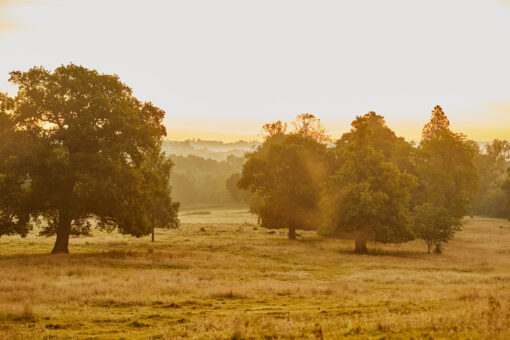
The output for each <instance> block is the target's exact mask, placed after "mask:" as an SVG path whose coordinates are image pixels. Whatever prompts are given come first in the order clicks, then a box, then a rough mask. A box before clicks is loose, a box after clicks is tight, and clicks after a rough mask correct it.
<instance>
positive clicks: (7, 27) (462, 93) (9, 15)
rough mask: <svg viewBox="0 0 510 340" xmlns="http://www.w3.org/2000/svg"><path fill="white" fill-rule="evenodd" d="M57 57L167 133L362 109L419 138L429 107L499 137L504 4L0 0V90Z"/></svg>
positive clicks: (508, 67) (507, 88) (507, 9)
mask: <svg viewBox="0 0 510 340" xmlns="http://www.w3.org/2000/svg"><path fill="white" fill-rule="evenodd" d="M69 62H73V63H76V64H81V65H83V66H86V67H89V68H95V69H97V70H99V71H100V72H103V73H115V74H118V75H119V76H120V78H121V80H122V81H124V82H125V83H127V84H128V85H129V86H131V87H132V88H133V89H134V93H135V95H136V96H137V97H138V98H139V99H142V100H150V101H152V102H153V103H154V104H156V105H157V106H159V107H161V108H162V109H164V110H165V111H166V112H167V116H166V125H167V127H168V129H169V131H170V136H169V137H170V138H183V137H202V138H204V137H207V136H211V137H215V138H219V137H222V136H223V137H224V138H225V139H228V138H233V137H236V136H234V134H252V135H255V134H257V133H259V132H260V126H261V125H262V124H263V123H265V122H270V121H274V120H279V119H281V120H290V119H292V118H293V117H295V116H296V115H297V114H298V113H301V112H311V113H313V114H315V115H317V116H318V117H319V118H321V120H322V122H323V123H324V124H325V125H326V127H327V128H328V129H329V130H330V131H331V132H332V133H333V134H335V135H337V134H339V133H340V132H342V131H346V130H347V129H348V128H349V123H350V121H352V119H353V118H354V116H355V115H360V114H364V113H366V112H367V111H370V110H374V111H376V112H377V113H379V114H382V115H384V116H385V117H386V119H387V121H388V123H389V125H390V127H392V128H393V129H394V130H396V132H397V133H398V134H401V135H404V136H406V137H408V138H417V137H418V136H419V135H420V130H421V128H422V126H423V125H424V124H425V123H426V122H427V120H428V119H429V115H430V111H431V109H432V108H433V107H434V105H436V104H439V105H442V106H443V108H444V110H445V111H446V113H447V114H448V116H449V118H450V121H451V122H452V125H453V127H454V129H456V130H460V131H463V132H465V133H467V134H468V135H469V136H470V137H472V138H475V139H478V140H488V139H492V138H495V137H499V138H507V139H510V1H504V0H427V1H424V0H420V1H417V0H387V1H381V0H373V1H369V0H366V1H365V0H351V1H340V0H337V1H320V0H314V1H297V0H292V1H281V0H270V1H264V0H256V1H255V0H253V1H243V0H232V1H211V0H204V1H194V0H182V1H164V0H161V1H157V0H153V1H150V0H144V1H128V0H67V1H64V0H39V1H38V0H26V1H23V0H17V1H16V0H0V91H3V92H5V91H8V92H9V93H10V94H14V93H15V89H14V88H13V87H11V86H10V85H9V84H8V78H9V75H8V72H9V71H12V70H27V69H28V68H30V67H32V66H34V65H38V66H39V65H42V66H44V67H47V68H49V69H53V68H55V67H56V66H58V65H60V64H67V63H69ZM205 131H209V132H211V133H213V134H207V133H206V132H205Z"/></svg>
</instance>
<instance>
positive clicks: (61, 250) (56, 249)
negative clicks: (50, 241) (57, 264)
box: [51, 210, 71, 254]
mask: <svg viewBox="0 0 510 340" xmlns="http://www.w3.org/2000/svg"><path fill="white" fill-rule="evenodd" d="M70 232H71V218H69V216H68V215H67V214H66V213H65V212H63V211H62V210H59V213H58V226H57V240H56V241H55V245H54V246H53V250H52V251H51V253H52V254H69V234H70Z"/></svg>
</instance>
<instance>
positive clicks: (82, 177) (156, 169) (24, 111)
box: [0, 64, 177, 253]
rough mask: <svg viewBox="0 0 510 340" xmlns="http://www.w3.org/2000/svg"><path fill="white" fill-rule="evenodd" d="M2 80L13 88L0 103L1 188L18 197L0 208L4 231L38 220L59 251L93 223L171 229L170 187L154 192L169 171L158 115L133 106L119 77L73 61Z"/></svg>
mask: <svg viewBox="0 0 510 340" xmlns="http://www.w3.org/2000/svg"><path fill="white" fill-rule="evenodd" d="M10 81H11V82H12V83H13V84H15V85H17V86H18V88H19V90H18V93H17V95H16V97H15V98H14V99H8V98H6V96H2V100H1V102H2V104H1V106H0V119H3V120H7V122H8V124H7V125H6V126H8V131H1V132H2V135H1V137H0V138H2V139H5V140H7V141H8V142H7V143H1V144H0V153H2V158H1V159H0V188H1V189H2V195H1V196H2V197H4V195H5V193H9V194H10V195H14V196H16V197H17V200H16V201H15V203H11V204H5V202H3V200H2V202H0V204H1V205H0V211H2V217H3V218H2V220H4V221H3V223H2V225H1V227H0V228H1V230H2V233H9V232H10V231H9V230H16V231H17V232H18V233H20V234H22V235H23V234H26V230H28V229H29V228H30V219H31V220H32V221H37V222H39V223H40V226H41V227H42V230H43V231H42V233H43V234H45V235H53V234H56V235H57V240H56V243H55V246H54V248H53V251H52V252H53V253H61V252H68V243H69V234H71V233H86V232H88V230H89V229H90V228H91V222H90V219H91V218H92V217H93V218H95V220H96V222H97V226H98V227H99V228H102V229H106V230H112V229H114V228H117V229H119V230H120V231H121V232H122V233H126V234H131V235H134V236H142V235H146V234H148V233H150V232H151V230H152V222H154V220H155V219H157V220H159V219H160V218H159V217H161V216H164V218H163V219H164V220H165V221H164V223H163V222H161V223H163V224H170V225H175V224H176V209H177V206H176V205H175V204H173V203H172V201H171V198H170V196H169V189H168V187H167V188H166V189H165V190H164V191H165V192H164V193H162V192H158V190H160V189H157V190H156V187H158V188H159V187H160V186H159V184H160V183H162V182H163V181H166V180H167V179H168V176H169V171H170V168H171V165H170V163H168V162H167V161H165V160H163V158H162V157H163V156H162V155H161V154H160V149H161V139H162V137H164V136H165V135H166V130H165V127H164V126H163V125H162V120H163V117H164V112H163V111H162V110H161V109H159V108H157V107H156V106H154V105H153V104H151V103H150V102H140V101H139V100H137V99H136V98H135V97H134V96H133V94H132V90H131V89H130V88H129V87H128V86H126V85H125V84H123V83H122V82H121V81H120V80H119V78H118V77H117V76H115V75H105V74H100V73H98V72H97V71H94V70H89V69H86V68H84V67H81V66H76V65H73V64H70V65H67V66H61V67H58V68H57V69H55V71H54V72H50V71H48V70H46V69H44V68H41V67H34V68H32V69H30V70H29V71H27V72H21V71H16V72H11V78H10ZM2 126H3V124H2ZM9 141H10V142H9ZM9 143H10V144H9ZM12 144H20V145H19V146H17V147H16V146H15V147H12ZM151 158H152V159H153V162H152V164H151V166H148V164H149V163H150V162H151ZM154 160H156V161H154ZM156 183H158V184H157V185H156ZM156 201H157V202H158V204H155V202H156ZM163 201H164V203H163ZM155 206H160V207H161V209H163V210H165V209H166V210H167V211H166V212H165V213H161V214H160V213H159V212H158V213H155V211H154V209H155ZM5 216H9V217H8V218H7V219H6V218H5ZM156 216H158V218H156ZM28 217H30V218H28ZM5 220H6V221H5ZM9 225H11V227H9ZM12 226H15V228H14V229H13V227H12Z"/></svg>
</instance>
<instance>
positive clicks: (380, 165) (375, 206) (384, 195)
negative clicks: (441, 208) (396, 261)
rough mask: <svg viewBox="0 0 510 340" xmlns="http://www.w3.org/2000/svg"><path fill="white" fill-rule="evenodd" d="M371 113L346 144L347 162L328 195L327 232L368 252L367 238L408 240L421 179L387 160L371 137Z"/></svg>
mask: <svg viewBox="0 0 510 340" xmlns="http://www.w3.org/2000/svg"><path fill="white" fill-rule="evenodd" d="M371 133H372V132H371V129H370V125H369V119H367V117H357V118H356V120H354V121H353V122H352V129H351V131H350V133H349V137H348V138H344V141H345V143H342V158H343V159H342V162H341V166H340V168H339V169H337V170H336V171H335V173H334V174H333V175H332V176H331V178H330V181H329V184H328V185H327V188H326V190H325V194H324V199H323V210H324V224H323V227H322V228H321V232H322V233H323V234H326V235H333V236H340V237H346V238H354V240H355V248H354V251H355V252H356V253H366V252H367V251H368V250H367V246H366V243H367V240H375V241H378V242H404V241H407V240H410V239H412V237H413V236H412V232H411V230H410V229H409V220H410V215H409V200H410V190H411V189H412V188H413V186H414V185H415V178H414V177H413V176H411V175H409V174H407V173H406V172H401V171H400V170H399V169H398V168H397V166H396V165H394V164H392V163H390V162H387V161H386V160H385V158H384V156H383V154H382V152H380V151H376V150H375V149H374V147H373V143H372V141H371Z"/></svg>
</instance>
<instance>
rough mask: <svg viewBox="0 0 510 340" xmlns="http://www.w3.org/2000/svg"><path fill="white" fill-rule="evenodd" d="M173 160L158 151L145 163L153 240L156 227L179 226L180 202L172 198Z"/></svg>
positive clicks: (152, 239)
mask: <svg viewBox="0 0 510 340" xmlns="http://www.w3.org/2000/svg"><path fill="white" fill-rule="evenodd" d="M172 167H173V163H172V161H171V160H170V159H169V158H167V157H166V156H165V154H163V153H159V152H156V153H154V154H152V155H150V156H149V157H147V159H146V161H145V163H144V170H145V172H146V173H145V177H146V179H147V180H146V184H145V185H144V189H145V190H147V192H148V195H147V196H148V197H149V201H148V202H147V203H148V204H147V206H148V207H147V211H146V213H147V215H148V217H149V221H150V223H151V226H152V230H151V234H152V235H151V241H152V242H154V241H155V235H154V231H155V229H156V228H165V229H170V228H178V227H179V225H180V222H179V218H178V210H179V203H178V202H172V200H171V199H170V197H171V193H172V187H171V186H170V173H171V170H172Z"/></svg>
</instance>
